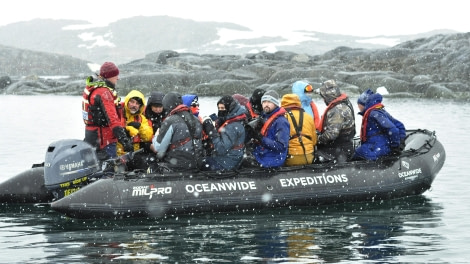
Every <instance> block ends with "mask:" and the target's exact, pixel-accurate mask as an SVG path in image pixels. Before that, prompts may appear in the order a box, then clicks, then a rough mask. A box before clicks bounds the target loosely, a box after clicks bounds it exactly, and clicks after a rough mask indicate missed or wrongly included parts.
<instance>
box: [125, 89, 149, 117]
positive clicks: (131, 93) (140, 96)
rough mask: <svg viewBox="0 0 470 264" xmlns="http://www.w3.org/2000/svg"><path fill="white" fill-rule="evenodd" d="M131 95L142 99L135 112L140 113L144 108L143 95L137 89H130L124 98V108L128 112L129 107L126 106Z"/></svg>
mask: <svg viewBox="0 0 470 264" xmlns="http://www.w3.org/2000/svg"><path fill="white" fill-rule="evenodd" d="M133 97H138V98H140V100H142V106H141V107H140V109H139V111H138V112H137V113H135V114H142V113H143V112H144V109H145V96H144V94H143V93H141V92H139V91H137V90H132V91H130V92H129V93H128V94H127V95H126V98H124V108H125V109H126V114H130V112H129V109H128V108H127V103H128V102H129V100H131V98H133Z"/></svg>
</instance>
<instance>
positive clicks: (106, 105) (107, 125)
mask: <svg viewBox="0 0 470 264" xmlns="http://www.w3.org/2000/svg"><path fill="white" fill-rule="evenodd" d="M118 80H119V69H118V67H117V66H116V65H115V64H114V63H112V62H105V63H103V65H101V68H100V73H99V75H98V79H97V80H94V79H93V77H92V76H90V77H88V78H87V79H86V86H85V89H84V90H83V101H82V111H83V121H84V122H85V139H84V141H86V142H88V143H89V144H91V145H92V146H94V147H95V148H96V152H97V156H98V159H100V160H101V161H104V160H106V159H109V158H115V157H117V152H116V143H117V142H119V143H121V144H122V146H123V147H124V150H125V151H132V150H133V149H134V147H133V145H132V142H131V140H130V138H129V137H127V135H126V130H125V129H124V127H123V126H122V123H121V116H120V111H121V110H118V108H119V107H120V106H119V97H118V95H117V91H116V89H115V87H116V83H117V81H118Z"/></svg>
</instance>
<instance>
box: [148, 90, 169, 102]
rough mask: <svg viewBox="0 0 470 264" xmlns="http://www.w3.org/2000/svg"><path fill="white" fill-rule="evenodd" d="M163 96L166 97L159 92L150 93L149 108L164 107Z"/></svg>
mask: <svg viewBox="0 0 470 264" xmlns="http://www.w3.org/2000/svg"><path fill="white" fill-rule="evenodd" d="M163 96H165V94H164V93H162V92H158V91H153V92H152V93H150V97H149V99H148V101H147V105H149V106H152V105H153V106H163Z"/></svg>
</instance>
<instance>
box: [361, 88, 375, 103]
mask: <svg viewBox="0 0 470 264" xmlns="http://www.w3.org/2000/svg"><path fill="white" fill-rule="evenodd" d="M371 94H374V92H373V91H372V90H371V89H367V90H365V91H364V92H363V93H362V94H361V95H359V98H357V103H358V104H360V105H366V103H367V98H368V97H369V95H371Z"/></svg>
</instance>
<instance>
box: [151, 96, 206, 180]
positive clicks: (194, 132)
mask: <svg viewBox="0 0 470 264" xmlns="http://www.w3.org/2000/svg"><path fill="white" fill-rule="evenodd" d="M181 97H182V96H181V94H179V93H175V92H170V93H168V94H166V95H165V96H164V97H163V102H162V103H163V109H164V111H165V116H166V117H165V119H164V120H163V122H162V126H161V127H160V129H159V131H157V133H155V136H154V137H153V139H152V148H153V150H154V151H155V152H156V153H157V158H158V159H160V160H161V162H158V164H157V166H152V167H151V170H150V171H151V172H156V173H163V172H170V171H186V170H199V166H200V160H199V159H197V158H194V157H202V125H201V122H200V121H199V120H198V119H197V117H195V116H194V115H193V114H191V113H190V110H189V108H188V107H187V106H186V105H184V104H183V101H182V99H181Z"/></svg>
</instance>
